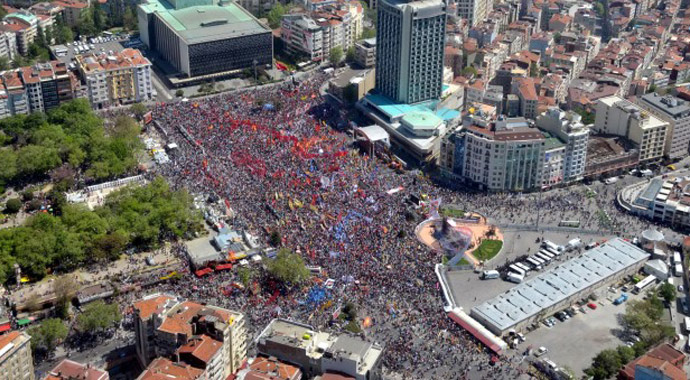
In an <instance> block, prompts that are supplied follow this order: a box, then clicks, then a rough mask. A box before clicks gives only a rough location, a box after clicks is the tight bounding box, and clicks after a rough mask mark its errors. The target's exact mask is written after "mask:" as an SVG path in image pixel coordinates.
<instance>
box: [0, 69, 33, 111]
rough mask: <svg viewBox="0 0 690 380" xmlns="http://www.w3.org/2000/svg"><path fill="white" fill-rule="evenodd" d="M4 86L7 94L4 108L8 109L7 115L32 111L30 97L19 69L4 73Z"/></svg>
mask: <svg viewBox="0 0 690 380" xmlns="http://www.w3.org/2000/svg"><path fill="white" fill-rule="evenodd" d="M2 86H3V90H4V91H5V95H6V98H5V99H4V100H5V102H3V103H4V104H3V108H5V109H7V111H8V114H7V116H12V115H19V114H28V113H29V112H30V107H29V99H28V96H27V93H26V88H25V87H24V83H22V79H21V77H20V75H19V73H18V72H17V71H6V72H5V73H3V74H2Z"/></svg>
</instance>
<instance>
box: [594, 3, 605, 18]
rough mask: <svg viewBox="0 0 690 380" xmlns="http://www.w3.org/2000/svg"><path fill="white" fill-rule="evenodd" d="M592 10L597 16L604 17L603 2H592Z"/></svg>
mask: <svg viewBox="0 0 690 380" xmlns="http://www.w3.org/2000/svg"><path fill="white" fill-rule="evenodd" d="M594 10H595V11H596V12H597V15H598V16H599V17H604V4H602V3H600V2H598V1H597V2H596V3H595V4H594Z"/></svg>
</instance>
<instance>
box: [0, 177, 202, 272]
mask: <svg viewBox="0 0 690 380" xmlns="http://www.w3.org/2000/svg"><path fill="white" fill-rule="evenodd" d="M55 196H56V197H58V196H61V193H59V194H55ZM60 202H63V201H57V202H56V205H54V207H59V208H60V215H59V216H55V215H51V214H47V213H39V214H36V215H33V216H31V217H30V218H29V219H28V220H27V221H26V223H25V224H24V225H22V226H20V227H14V228H6V229H2V230H0V283H4V282H5V281H7V280H8V279H9V278H10V277H11V276H12V273H13V269H12V265H13V264H14V263H18V264H19V266H20V267H21V268H22V273H25V274H27V275H28V276H30V277H31V278H34V279H40V278H42V277H43V276H45V274H46V270H47V269H48V268H52V269H53V270H56V271H58V272H66V271H70V270H73V269H75V268H77V267H79V266H80V265H82V264H88V263H92V262H98V261H103V260H114V259H117V258H118V257H119V256H120V254H121V253H122V251H123V249H125V247H127V246H132V247H136V248H142V249H146V248H152V247H157V246H158V245H159V244H160V242H161V241H163V240H165V239H168V238H173V237H185V236H187V235H189V234H191V233H193V232H197V231H200V230H201V228H202V227H201V226H202V224H201V223H202V218H201V215H200V214H199V212H198V211H197V210H196V209H194V207H193V199H192V197H191V196H190V195H189V194H188V193H187V192H186V191H184V190H180V191H173V190H172V189H170V187H169V186H168V183H167V182H165V180H164V179H163V178H160V177H159V178H156V179H154V180H153V181H152V182H151V183H149V184H147V185H145V186H138V187H136V186H130V187H125V188H123V189H121V190H119V191H116V192H113V193H111V194H109V195H108V196H107V197H106V201H105V204H104V205H103V206H102V207H98V208H96V209H95V210H93V211H91V210H89V209H88V208H86V206H84V205H79V204H64V205H59V206H57V205H58V204H60Z"/></svg>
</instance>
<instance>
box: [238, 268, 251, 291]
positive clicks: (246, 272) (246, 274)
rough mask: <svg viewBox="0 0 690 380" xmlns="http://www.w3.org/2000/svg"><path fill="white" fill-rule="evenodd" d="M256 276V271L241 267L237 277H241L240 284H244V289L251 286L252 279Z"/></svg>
mask: <svg viewBox="0 0 690 380" xmlns="http://www.w3.org/2000/svg"><path fill="white" fill-rule="evenodd" d="M254 275H255V273H254V271H252V270H251V269H249V268H245V267H240V268H238V269H237V277H239V279H240V283H242V285H243V286H244V287H247V286H249V284H250V283H251V281H252V279H253V278H254Z"/></svg>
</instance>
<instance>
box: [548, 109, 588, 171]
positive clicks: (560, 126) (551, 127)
mask: <svg viewBox="0 0 690 380" xmlns="http://www.w3.org/2000/svg"><path fill="white" fill-rule="evenodd" d="M581 120H582V117H581V116H580V115H578V114H576V113H574V112H565V111H562V110H561V109H559V108H558V107H551V108H549V109H548V110H547V111H546V112H544V113H542V114H541V115H539V117H538V118H537V121H536V125H537V127H538V128H539V129H541V130H542V131H545V132H548V133H549V134H550V135H551V136H553V137H556V138H558V139H559V140H560V141H561V143H563V144H565V156H564V161H563V182H566V183H567V182H573V181H579V180H581V179H582V178H583V176H584V173H585V163H586V161H587V144H588V143H589V128H587V127H586V126H585V125H584V124H582V122H581Z"/></svg>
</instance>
